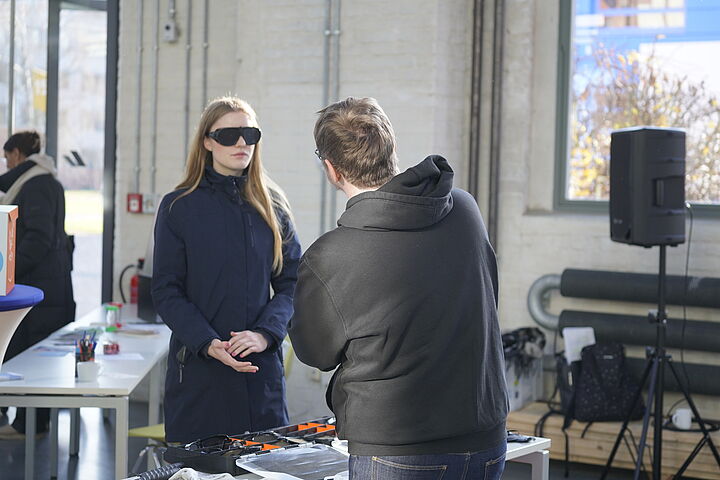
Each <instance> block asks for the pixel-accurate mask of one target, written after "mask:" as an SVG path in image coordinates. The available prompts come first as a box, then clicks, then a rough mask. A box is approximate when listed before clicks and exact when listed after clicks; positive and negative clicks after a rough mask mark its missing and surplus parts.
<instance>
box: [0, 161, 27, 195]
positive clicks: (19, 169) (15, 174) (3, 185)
mask: <svg viewBox="0 0 720 480" xmlns="http://www.w3.org/2000/svg"><path fill="white" fill-rule="evenodd" d="M34 166H35V162H33V161H32V160H30V159H25V161H24V162H22V163H21V164H20V165H18V166H16V167H15V168H12V169H10V170H8V171H7V172H5V173H4V174H2V175H0V190H2V191H3V192H7V191H8V189H9V188H10V187H11V186H12V184H13V183H15V182H16V181H17V179H18V178H20V175H22V174H23V173H25V172H27V171H28V170H30V169H31V168H32V167H34Z"/></svg>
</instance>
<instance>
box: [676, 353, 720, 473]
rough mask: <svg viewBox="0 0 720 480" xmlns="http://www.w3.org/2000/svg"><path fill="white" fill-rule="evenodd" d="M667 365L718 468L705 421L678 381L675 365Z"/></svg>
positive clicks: (716, 451) (683, 386)
mask: <svg viewBox="0 0 720 480" xmlns="http://www.w3.org/2000/svg"><path fill="white" fill-rule="evenodd" d="M668 365H670V371H672V373H673V376H674V377H675V381H676V382H677V383H678V385H679V386H680V390H682V393H683V395H684V396H685V400H687V402H688V405H690V409H691V410H692V412H693V415H695V418H696V419H697V422H698V424H699V425H700V430H702V432H703V438H705V441H706V442H707V444H708V445H709V446H710V450H711V451H712V454H713V456H714V457H715V462H717V464H718V467H720V453H718V449H717V447H716V446H715V443H714V442H713V441H712V438H711V437H710V432H709V431H708V429H707V427H706V426H705V421H704V420H703V419H702V417H701V416H700V412H699V411H698V409H697V407H696V406H695V402H693V400H692V398H691V397H690V392H688V390H687V389H686V388H685V385H684V384H683V383H682V382H681V381H680V377H679V376H678V374H677V370H675V365H673V363H672V362H668Z"/></svg>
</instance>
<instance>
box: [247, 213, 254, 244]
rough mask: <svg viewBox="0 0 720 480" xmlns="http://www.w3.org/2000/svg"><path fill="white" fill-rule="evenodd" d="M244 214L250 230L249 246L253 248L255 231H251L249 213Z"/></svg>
mask: <svg viewBox="0 0 720 480" xmlns="http://www.w3.org/2000/svg"><path fill="white" fill-rule="evenodd" d="M245 216H246V217H247V221H248V229H249V230H250V246H251V247H253V248H255V232H253V226H252V217H251V216H250V214H249V213H246V214H245Z"/></svg>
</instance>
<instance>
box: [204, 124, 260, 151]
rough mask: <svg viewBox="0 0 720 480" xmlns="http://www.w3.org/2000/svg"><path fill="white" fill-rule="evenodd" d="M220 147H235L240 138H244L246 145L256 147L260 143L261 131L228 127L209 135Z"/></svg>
mask: <svg viewBox="0 0 720 480" xmlns="http://www.w3.org/2000/svg"><path fill="white" fill-rule="evenodd" d="M207 136H208V137H210V138H212V139H213V140H215V141H216V142H218V143H219V144H220V145H222V146H225V147H231V146H233V145H235V144H236V143H237V142H238V140H240V137H243V139H244V140H245V144H246V145H255V144H256V143H258V142H259V141H260V136H261V133H260V129H259V128H255V127H227V128H218V129H217V130H213V131H212V132H210V133H208V134H207Z"/></svg>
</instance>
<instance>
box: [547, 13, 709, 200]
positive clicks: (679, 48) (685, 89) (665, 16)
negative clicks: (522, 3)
mask: <svg viewBox="0 0 720 480" xmlns="http://www.w3.org/2000/svg"><path fill="white" fill-rule="evenodd" d="M571 2H574V5H572V3H571ZM561 5H562V6H563V8H566V9H569V8H570V7H571V6H572V7H573V8H574V11H573V15H572V16H571V15H566V16H565V17H566V20H565V25H562V26H561V46H562V42H563V37H564V38H566V39H567V40H568V41H569V42H568V43H569V45H567V47H569V48H567V49H566V50H565V51H566V52H568V56H569V58H565V59H564V60H565V61H567V64H566V67H567V68H568V69H569V71H566V74H565V75H566V78H569V82H568V83H567V85H566V91H565V92H564V93H563V92H562V91H561V98H563V99H568V101H569V105H565V107H567V108H564V107H563V108H562V109H561V111H567V112H569V117H568V118H567V119H565V118H564V117H563V118H561V128H562V130H563V132H561V134H560V135H559V137H558V138H559V139H560V142H564V140H565V139H567V147H566V148H565V149H562V148H561V158H560V162H562V164H561V165H560V172H561V173H562V175H561V176H560V180H561V188H562V192H561V193H560V201H561V203H562V202H565V203H571V202H583V201H584V202H591V201H598V200H607V199H608V195H609V176H608V174H609V168H608V167H609V160H610V132H611V131H612V130H615V129H619V128H625V127H630V126H636V125H652V126H659V127H677V128H683V129H685V130H686V132H687V178H686V196H687V199H688V200H689V201H691V202H693V203H696V204H709V205H720V62H718V58H719V56H718V55H719V54H720V0H568V1H565V2H563V1H561ZM561 16H562V15H561ZM561 51H562V50H561ZM560 71H561V79H562V77H563V73H562V72H563V70H562V64H561V70H560ZM563 150H564V151H563Z"/></svg>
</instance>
